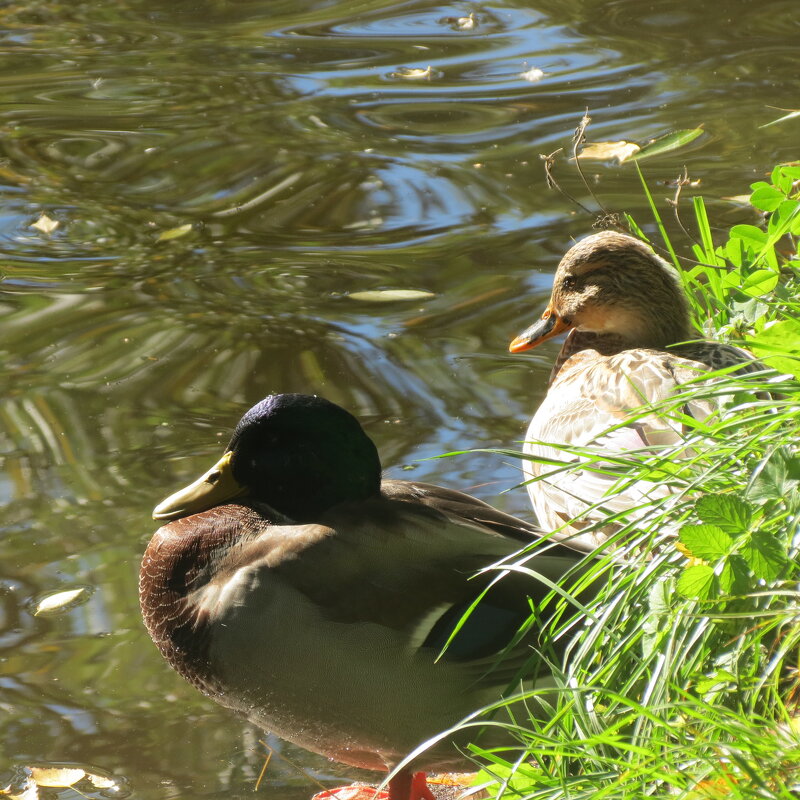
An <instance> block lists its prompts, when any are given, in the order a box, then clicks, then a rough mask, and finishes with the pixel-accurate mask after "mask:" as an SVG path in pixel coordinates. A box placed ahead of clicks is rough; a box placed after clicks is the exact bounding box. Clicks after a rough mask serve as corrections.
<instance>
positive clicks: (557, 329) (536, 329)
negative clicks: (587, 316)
mask: <svg viewBox="0 0 800 800" xmlns="http://www.w3.org/2000/svg"><path fill="white" fill-rule="evenodd" d="M571 327H572V323H571V322H570V321H569V320H565V319H564V318H563V317H559V316H558V314H556V313H555V312H554V311H552V310H551V309H550V307H549V306H548V307H547V308H546V309H545V312H544V314H542V318H541V319H538V320H536V322H534V323H533V325H531V326H530V328H527V329H526V330H524V331H523V332H522V333H521V334H520V335H519V336H517V338H516V339H514V341H513V342H511V344H510V345H509V346H508V349H509V351H510V352H512V353H521V352H522V351H523V350H530V349H531V348H532V347H536V345H538V344H541V343H542V342H544V341H545V340H546V339H550V338H552V337H553V336H558V334H559V333H563V332H564V331H568V330H569V329H570V328H571Z"/></svg>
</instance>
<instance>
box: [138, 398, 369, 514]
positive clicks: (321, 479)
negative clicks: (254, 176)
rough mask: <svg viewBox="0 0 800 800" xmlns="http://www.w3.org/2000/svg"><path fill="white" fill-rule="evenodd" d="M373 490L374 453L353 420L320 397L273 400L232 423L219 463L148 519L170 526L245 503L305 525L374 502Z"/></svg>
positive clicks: (170, 498)
mask: <svg viewBox="0 0 800 800" xmlns="http://www.w3.org/2000/svg"><path fill="white" fill-rule="evenodd" d="M380 482H381V465H380V460H379V458H378V451H377V450H376V448H375V445H374V444H373V443H372V440H371V439H370V438H369V437H368V436H367V435H366V434H365V433H364V431H363V429H362V428H361V425H360V424H359V422H358V420H357V419H356V418H355V417H354V416H353V415H352V414H349V413H348V412H347V411H345V410H344V409H343V408H340V407H339V406H337V405H336V404H334V403H331V402H329V401H328V400H324V399H323V398H321V397H312V396H310V395H303V394H275V395H270V396H269V397H266V398H265V399H264V400H262V401H261V402H260V403H258V404H257V405H255V406H253V407H252V408H251V409H250V410H249V411H248V412H247V413H246V414H245V415H244V416H243V417H242V418H241V420H239V423H238V425H237V426H236V428H235V430H234V432H233V436H232V437H231V441H230V443H229V444H228V447H227V449H226V451H225V454H224V455H223V456H222V458H221V459H220V460H219V461H218V462H217V463H216V464H215V465H214V466H213V467H212V468H211V469H210V470H209V471H208V472H207V473H206V474H205V475H203V476H202V477H201V478H199V479H198V480H196V481H195V482H194V483H193V484H191V485H190V486H187V487H186V488H185V489H182V490H181V491H179V492H176V493H175V494H173V495H171V496H170V497H168V498H167V499H166V500H164V501H163V502H162V503H160V504H159V505H158V506H157V507H156V509H155V511H153V517H154V518H155V519H157V520H170V519H177V518H178V517H185V516H188V515H189V514H196V513H197V512H199V511H203V510H205V509H208V508H211V507H212V506H216V505H221V504H223V503H227V502H230V501H231V500H233V499H235V498H245V497H246V498H248V499H250V500H253V501H258V502H262V503H266V504H267V505H269V506H270V507H271V508H273V509H274V510H275V511H278V512H280V513H281V514H284V515H285V516H287V517H289V518H290V519H293V520H295V521H296V522H310V521H313V520H315V519H316V517H317V515H319V514H320V513H321V512H323V511H325V510H326V509H328V508H331V507H332V506H335V505H337V504H339V503H343V502H347V501H358V500H365V499H367V498H368V497H371V496H373V495H375V494H377V493H378V492H379V490H380Z"/></svg>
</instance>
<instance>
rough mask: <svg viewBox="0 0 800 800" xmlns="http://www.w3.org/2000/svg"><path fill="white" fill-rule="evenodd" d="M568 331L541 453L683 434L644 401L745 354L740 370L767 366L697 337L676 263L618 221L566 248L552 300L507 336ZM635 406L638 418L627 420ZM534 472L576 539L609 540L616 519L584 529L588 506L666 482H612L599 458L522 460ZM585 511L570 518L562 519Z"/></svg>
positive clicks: (545, 517)
mask: <svg viewBox="0 0 800 800" xmlns="http://www.w3.org/2000/svg"><path fill="white" fill-rule="evenodd" d="M564 331H569V335H568V336H567V339H566V341H565V342H564V345H563V346H562V348H561V352H560V353H559V354H558V357H557V358H556V363H555V366H554V367H553V370H552V372H551V374H550V382H549V385H548V392H547V395H546V397H545V399H544V401H543V402H542V404H541V405H540V406H539V408H538V409H537V411H536V413H535V414H534V416H533V419H532V420H531V423H530V426H529V427H528V432H527V435H526V437H525V438H526V442H525V445H524V448H523V449H524V452H526V453H528V454H530V455H532V456H535V457H539V458H545V459H551V460H555V461H556V462H557V461H562V462H564V463H566V462H569V461H575V462H578V459H577V458H575V457H574V456H573V455H570V454H569V453H568V452H565V451H564V450H560V449H557V448H555V447H547V446H545V445H544V444H541V443H542V442H550V443H553V444H556V445H567V446H571V447H587V446H592V447H600V448H603V450H605V451H607V452H610V453H626V452H632V451H636V450H641V449H646V448H648V447H657V446H663V445H670V444H678V443H679V442H680V441H681V434H682V430H681V427H680V425H679V424H677V423H676V422H674V421H672V420H667V419H665V418H664V417H663V416H659V415H657V414H655V413H650V414H646V415H642V413H641V412H639V413H636V414H633V415H631V412H632V411H634V410H636V409H641V407H642V406H645V405H647V404H651V403H652V404H655V403H659V402H661V401H664V400H667V399H668V398H669V397H671V396H672V395H674V394H675V393H676V392H677V391H678V390H679V387H680V386H681V384H685V383H687V382H688V381H691V380H693V379H696V378H697V377H698V375H700V374H702V373H708V372H711V371H714V370H718V369H722V368H724V367H728V366H731V365H734V364H741V365H742V367H741V369H739V370H737V372H753V371H758V370H760V369H763V365H761V364H760V363H759V362H757V361H756V360H755V359H754V358H753V356H751V355H750V354H749V353H747V352H746V351H745V350H741V349H739V348H737V347H732V346H730V345H725V344H720V343H718V342H708V341H693V342H687V340H689V339H693V338H696V334H695V333H694V332H693V331H692V328H691V324H690V321H689V305H688V301H687V298H686V295H685V293H684V290H683V287H682V286H681V283H680V278H679V276H678V274H677V273H676V271H675V270H674V269H673V268H672V267H671V266H670V265H669V264H668V263H667V262H666V261H664V259H662V258H660V257H659V256H657V255H656V254H655V253H654V252H653V251H652V250H651V249H650V247H649V246H648V245H646V244H644V243H643V242H641V241H639V240H638V239H634V238H633V237H632V236H626V235H624V234H621V233H615V232H613V231H604V232H602V233H596V234H594V235H592V236H588V237H587V238H585V239H583V240H582V241H580V242H578V244H576V245H575V246H574V247H572V248H570V250H569V251H567V254H566V255H565V256H564V258H563V259H562V260H561V263H560V264H559V265H558V269H557V270H556V274H555V278H554V281H553V292H552V295H551V297H550V303H549V304H548V306H547V308H546V309H545V311H544V313H543V314H542V316H541V319H539V320H537V321H536V322H535V323H534V324H533V325H531V326H530V327H529V328H528V329H527V330H525V331H524V332H523V333H521V334H520V335H519V336H517V338H516V339H514V341H513V342H511V344H510V346H509V350H510V351H511V352H512V353H519V352H522V351H523V350H528V349H529V348H531V347H536V346H537V345H538V344H540V343H541V342H543V341H545V340H546V339H549V338H551V337H552V336H556V335H557V334H559V333H562V332H564ZM712 409H713V407H712V404H711V402H709V401H706V400H695V401H692V402H690V403H687V404H686V405H685V407H684V409H683V410H684V412H685V413H688V414H690V415H692V416H693V417H696V418H698V419H703V418H705V417H706V416H708V414H709V413H711V411H712ZM626 418H629V419H630V422H629V424H627V425H625V424H621V423H624V421H625V419H626ZM523 470H524V472H525V474H526V477H527V478H529V479H531V478H539V476H540V475H541V474H543V473H544V474H546V473H548V472H552V474H551V475H550V476H549V477H547V478H545V479H540V480H536V481H532V482H530V483H528V493H529V494H530V497H531V501H532V503H533V507H534V510H535V511H536V515H537V517H538V520H539V524H541V525H543V526H544V527H545V528H547V529H548V530H552V529H557V528H560V529H561V533H563V534H565V535H570V538H569V542H570V544H572V545H573V546H575V547H580V548H582V549H586V550H592V549H594V548H596V547H598V546H601V545H602V544H604V542H605V540H606V539H607V537H608V535H609V534H610V533H612V532H613V528H611V527H609V526H606V527H604V528H602V529H594V530H592V531H587V532H585V533H583V534H581V533H580V531H581V530H582V529H583V528H584V527H586V526H587V525H588V524H589V523H590V522H591V521H592V519H593V518H595V519H598V518H601V513H602V512H600V511H596V512H595V515H592V513H591V512H590V513H588V514H587V513H586V510H587V508H589V507H590V506H596V505H599V506H602V508H604V509H605V510H606V511H609V512H615V511H622V510H629V509H632V508H634V507H640V506H643V505H645V506H646V504H647V502H648V501H652V500H654V499H656V498H658V497H664V496H666V494H667V493H668V490H667V489H666V488H664V487H663V486H659V485H657V484H653V483H648V482H645V481H638V482H636V483H633V484H632V485H631V486H629V487H627V488H626V489H625V490H624V491H622V492H621V493H619V494H614V495H613V497H611V498H607V497H606V493H607V492H608V491H609V490H610V489H611V488H612V487H613V486H614V484H615V483H617V481H618V478H617V477H615V476H613V475H610V474H608V472H606V474H603V473H602V472H599V471H593V470H590V469H588V468H587V469H575V470H566V471H564V470H562V471H558V470H556V471H553V470H552V467H547V466H542V465H541V464H539V463H537V462H536V461H532V460H525V461H524V462H523ZM570 520H576V521H575V522H573V523H572V524H569V525H567V524H565V523H567V522H568V521H570Z"/></svg>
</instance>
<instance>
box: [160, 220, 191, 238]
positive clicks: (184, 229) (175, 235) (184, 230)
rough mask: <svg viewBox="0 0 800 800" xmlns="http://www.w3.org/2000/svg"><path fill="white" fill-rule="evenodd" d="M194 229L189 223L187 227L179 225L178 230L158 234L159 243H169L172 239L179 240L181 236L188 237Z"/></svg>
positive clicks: (172, 229)
mask: <svg viewBox="0 0 800 800" xmlns="http://www.w3.org/2000/svg"><path fill="white" fill-rule="evenodd" d="M191 229H192V224H191V223H190V222H187V223H186V225H179V226H178V227H177V228H170V229H169V230H168V231H161V233H159V234H158V239H156V241H157V242H168V241H169V240H170V239H179V238H180V237H181V236H186V234H187V233H189V231H191Z"/></svg>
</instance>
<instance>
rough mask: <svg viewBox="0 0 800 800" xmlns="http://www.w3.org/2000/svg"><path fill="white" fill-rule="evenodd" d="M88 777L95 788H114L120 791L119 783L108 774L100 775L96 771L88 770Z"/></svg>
mask: <svg viewBox="0 0 800 800" xmlns="http://www.w3.org/2000/svg"><path fill="white" fill-rule="evenodd" d="M86 777H87V778H88V780H89V782H90V783H91V784H92V786H94V788H95V789H112V790H113V791H119V788H120V787H119V784H118V783H117V781H115V780H114V779H113V778H110V777H109V776H108V775H98V774H97V773H96V772H87V773H86Z"/></svg>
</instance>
